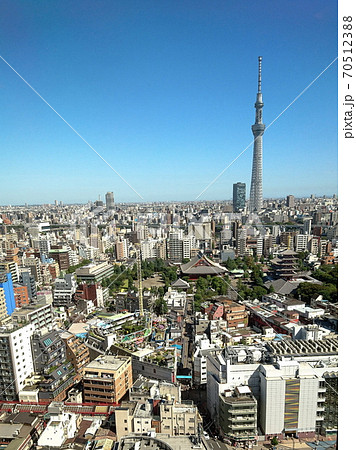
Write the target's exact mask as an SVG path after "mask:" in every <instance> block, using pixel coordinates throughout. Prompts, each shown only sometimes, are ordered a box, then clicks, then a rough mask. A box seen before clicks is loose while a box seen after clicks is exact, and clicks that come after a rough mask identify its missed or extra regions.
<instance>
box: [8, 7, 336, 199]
mask: <svg viewBox="0 0 356 450" xmlns="http://www.w3.org/2000/svg"><path fill="white" fill-rule="evenodd" d="M0 42H1V50H0V55H1V57H2V58H3V59H4V60H5V61H7V63H8V64H10V65H11V66H12V67H13V68H14V69H15V70H16V71H17V72H18V73H19V74H20V75H21V76H22V77H23V78H24V79H25V80H26V81H27V82H28V83H29V84H30V85H31V86H32V87H33V88H34V89H35V90H36V91H37V92H38V93H39V94H40V95H41V96H42V97H43V98H44V99H45V100H46V101H47V102H48V103H49V104H50V105H51V106H52V107H53V108H54V109H55V110H56V111H57V112H58V114H60V115H61V116H62V117H63V118H64V119H65V120H66V121H67V122H68V123H69V124H70V125H71V126H72V127H73V128H74V129H75V130H76V131H77V132H78V133H79V134H80V135H81V136H82V137H83V138H84V139H85V140H86V141H87V142H88V143H89V144H90V145H91V146H92V147H93V148H94V149H95V150H96V151H97V152H98V153H99V154H100V155H101V156H102V157H103V158H104V159H105V160H106V161H107V162H108V163H109V164H110V165H111V166H112V167H113V168H114V169H115V170H116V171H117V172H118V173H119V174H120V175H121V176H122V177H123V178H124V179H125V180H126V181H127V182H128V183H129V184H130V185H131V186H132V188H134V190H135V191H136V192H137V193H139V194H140V196H141V197H142V198H143V200H144V201H170V200H178V201H179V200H195V199H196V198H197V197H198V196H199V194H200V193H201V192H202V191H203V190H205V189H206V187H207V186H208V185H209V184H210V183H211V181H212V180H213V179H215V178H216V177H217V176H218V175H219V174H220V173H221V172H222V171H223V170H224V169H225V168H226V167H227V166H228V165H229V164H230V163H231V161H233V160H234V159H235V158H236V156H237V155H239V154H240V153H241V152H242V151H243V150H244V149H246V147H247V146H249V145H250V144H251V142H252V139H253V136H252V132H251V125H252V124H253V122H254V102H255V99H256V91H257V68H258V61H257V58H258V56H260V55H261V56H263V62H262V92H263V100H264V104H265V106H264V111H263V118H264V123H265V124H266V126H268V125H269V124H270V123H271V122H272V121H273V120H274V119H275V118H276V117H277V116H278V115H279V114H280V113H281V112H282V111H283V110H284V109H285V108H286V107H287V106H288V105H289V104H290V103H291V102H292V101H293V100H294V99H295V98H296V97H297V96H298V95H299V94H300V93H301V92H302V91H303V89H305V88H306V87H307V86H308V85H309V84H310V83H311V82H312V81H313V80H314V79H315V78H316V77H317V76H318V75H319V74H320V73H321V72H322V71H323V70H324V69H325V68H326V67H327V66H328V65H329V64H330V63H331V62H332V61H333V60H334V58H335V57H336V56H337V1H334V0H320V1H318V0H313V1H310V0H306V1H304V0H298V1H297V2H296V1H290V0H281V1H277V0H270V1H268V2H262V1H257V0H256V1H253V0H252V1H249V2H246V1H244V0H231V1H225V0H216V1H215V0H207V1H204V0H199V1H198V0H197V1H195V0H190V1H184V0H181V1H178V0H116V1H105V0H104V1H90V0H89V1H88V0H85V1H81V0H77V1H66V0H62V1H61V2H54V1H52V2H51V1H49V2H28V1H16V0H12V1H8V0H4V1H2V2H1V4H0ZM0 76H1V78H0V92H1V109H0V111H1V112H0V116H1V124H2V125H1V130H2V131H1V149H2V152H1V154H2V159H1V167H2V170H1V178H0V204H24V203H29V204H31V203H53V202H54V200H58V201H60V200H62V201H63V202H65V203H74V202H86V201H87V200H95V199H97V198H98V195H99V194H100V195H101V197H102V198H103V197H104V195H105V193H106V192H107V191H113V192H114V195H115V200H116V201H117V202H133V201H142V198H141V197H140V196H138V195H137V193H136V192H134V190H133V189H131V188H130V186H128V184H126V183H125V182H124V181H123V180H122V179H121V178H120V177H119V176H118V175H117V174H116V173H115V172H114V171H113V170H112V169H111V168H110V167H109V166H108V165H107V164H105V162H103V161H102V160H101V159H100V158H99V157H98V155H97V154H95V152H94V151H93V150H92V149H91V148H90V147H89V146H88V145H86V144H85V143H84V142H83V141H82V140H81V139H80V138H79V137H78V136H77V135H76V134H75V133H74V132H73V130H72V129H71V128H69V127H68V125H66V124H65V123H64V122H63V121H62V120H61V119H60V118H59V117H58V116H57V115H56V114H55V113H54V112H53V111H52V110H51V109H50V108H49V107H48V106H47V105H46V104H45V103H44V102H43V101H42V100H41V99H40V98H39V97H38V96H37V95H36V94H35V93H34V92H33V91H32V90H31V89H30V88H29V87H28V85H26V83H25V82H24V81H23V80H22V79H21V78H20V77H19V76H18V75H16V73H15V72H14V71H13V70H12V69H11V68H10V67H9V66H8V65H7V64H6V63H5V62H4V61H3V60H0ZM337 114H338V112H337V62H335V63H334V64H332V66H331V67H330V68H329V69H328V70H327V71H326V72H325V73H324V74H323V75H322V76H320V78H319V79H318V80H317V81H316V82H315V83H314V84H313V85H312V86H311V87H310V88H309V89H308V90H307V91H306V92H305V93H304V94H303V95H302V96H301V97H300V98H299V99H298V100H297V101H296V102H295V103H294V104H293V105H292V106H291V107H290V108H289V109H288V110H287V111H286V112H285V113H284V114H283V115H282V116H281V117H280V118H279V119H278V120H277V121H276V122H275V123H273V124H272V125H271V127H270V128H268V130H267V131H266V132H265V135H264V166H263V190H264V196H265V197H283V196H286V195H288V194H293V195H295V196H309V195H310V194H316V195H324V194H325V195H332V194H334V193H336V192H337ZM252 153H253V146H252V145H251V146H250V147H249V148H248V149H247V150H246V151H245V152H244V153H243V154H242V155H241V156H240V157H239V158H238V159H237V160H236V162H235V163H234V164H232V165H231V167H229V168H228V169H227V170H226V171H225V172H224V173H223V174H222V176H221V177H220V178H218V180H217V181H216V182H215V183H213V184H212V185H211V186H210V187H209V188H208V189H206V190H205V191H204V193H203V194H202V195H201V196H200V197H199V199H201V200H205V199H206V200H214V199H229V198H231V197H232V184H233V183H235V182H237V181H242V182H245V183H246V185H247V188H248V191H249V187H250V179H251V166H252Z"/></svg>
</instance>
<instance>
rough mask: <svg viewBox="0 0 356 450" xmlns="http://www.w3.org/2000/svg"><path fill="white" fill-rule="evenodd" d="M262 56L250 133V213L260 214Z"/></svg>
mask: <svg viewBox="0 0 356 450" xmlns="http://www.w3.org/2000/svg"><path fill="white" fill-rule="evenodd" d="M261 81H262V56H259V57H258V91H257V98H256V103H255V108H256V116H255V123H254V125H252V133H253V135H254V138H255V139H254V145H253V162H252V176H251V189H250V206H249V209H250V212H257V213H258V212H260V211H261V209H262V203H263V194H262V136H263V133H264V131H265V128H266V125H264V124H263V123H262V108H263V101H262V92H261Z"/></svg>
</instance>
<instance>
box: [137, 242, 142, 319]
mask: <svg viewBox="0 0 356 450" xmlns="http://www.w3.org/2000/svg"><path fill="white" fill-rule="evenodd" d="M136 263H137V279H138V301H139V309H140V317H143V294H142V268H141V245H140V244H137V247H136Z"/></svg>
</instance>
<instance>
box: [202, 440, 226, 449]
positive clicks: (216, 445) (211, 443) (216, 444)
mask: <svg viewBox="0 0 356 450" xmlns="http://www.w3.org/2000/svg"><path fill="white" fill-rule="evenodd" d="M206 443H207V444H208V447H209V448H211V449H212V450H229V449H230V448H231V447H228V446H227V445H226V444H224V443H223V442H221V441H218V440H215V439H209V440H207V441H206Z"/></svg>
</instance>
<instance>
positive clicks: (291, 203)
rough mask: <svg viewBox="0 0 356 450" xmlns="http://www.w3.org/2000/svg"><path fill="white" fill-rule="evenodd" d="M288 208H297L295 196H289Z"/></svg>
mask: <svg viewBox="0 0 356 450" xmlns="http://www.w3.org/2000/svg"><path fill="white" fill-rule="evenodd" d="M287 206H288V208H294V206H295V198H294V195H287Z"/></svg>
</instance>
